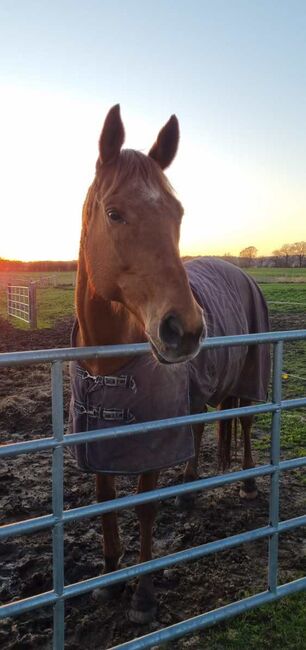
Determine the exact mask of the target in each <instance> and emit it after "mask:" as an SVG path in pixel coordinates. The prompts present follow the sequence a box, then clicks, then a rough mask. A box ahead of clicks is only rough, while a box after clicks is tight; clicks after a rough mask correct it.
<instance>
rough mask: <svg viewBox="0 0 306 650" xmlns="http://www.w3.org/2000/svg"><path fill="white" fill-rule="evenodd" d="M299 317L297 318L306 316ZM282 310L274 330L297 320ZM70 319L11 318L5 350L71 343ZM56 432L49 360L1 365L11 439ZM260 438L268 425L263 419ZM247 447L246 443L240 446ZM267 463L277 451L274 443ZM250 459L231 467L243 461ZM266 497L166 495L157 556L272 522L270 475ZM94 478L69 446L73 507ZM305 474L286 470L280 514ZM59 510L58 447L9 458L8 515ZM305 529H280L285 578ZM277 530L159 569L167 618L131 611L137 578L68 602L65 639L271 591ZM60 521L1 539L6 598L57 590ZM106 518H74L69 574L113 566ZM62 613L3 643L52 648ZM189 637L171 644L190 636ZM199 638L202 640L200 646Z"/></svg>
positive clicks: (303, 564) (262, 490)
mask: <svg viewBox="0 0 306 650" xmlns="http://www.w3.org/2000/svg"><path fill="white" fill-rule="evenodd" d="M301 326H302V325H301V324H299V323H298V322H294V323H293V322H292V319H291V322H290V329H294V328H296V327H297V328H298V327H301ZM286 327H288V323H287V322H286V320H285V318H284V319H282V318H281V317H279V316H278V321H277V322H275V323H274V324H273V329H281V328H283V329H286ZM70 328H71V320H70V319H67V320H63V321H60V322H59V323H58V324H57V325H56V327H54V328H53V329H50V330H41V331H36V332H31V333H30V332H26V331H24V330H17V329H15V328H13V327H12V326H11V325H10V324H9V323H7V322H6V321H4V320H2V319H0V352H4V351H10V350H25V349H39V348H40V349H42V348H52V347H68V346H69V335H70ZM64 396H65V415H66V419H67V410H68V402H69V380H68V375H67V371H65V385H64ZM50 434H51V398H50V367H49V366H48V365H38V366H28V367H24V368H4V369H1V373H0V435H1V438H0V442H1V443H2V444H3V443H7V442H12V441H17V440H29V439H33V438H38V437H44V436H48V435H50ZM254 435H255V437H256V436H257V437H260V435H261V432H260V431H259V430H258V429H257V428H256V425H255V431H254ZM238 455H239V456H240V449H239V450H238ZM255 457H256V462H258V463H264V462H267V460H268V458H267V457H265V455H264V453H263V452H261V453H260V455H259V454H258V453H257V454H255ZM239 462H240V461H239V458H238V460H237V461H235V462H234V463H233V467H232V469H238V468H239V467H240V464H239ZM216 465H217V463H216V441H215V432H214V429H213V428H212V427H208V428H207V431H206V434H205V437H204V438H203V445H202V453H201V463H200V473H201V476H209V475H214V474H215V473H216V472H217V467H216ZM181 477H182V468H181V467H178V468H173V469H171V470H168V471H166V472H164V473H163V475H162V477H161V485H163V486H166V485H173V484H175V483H177V482H180V481H181ZM258 487H259V496H258V498H257V499H256V501H255V502H253V503H252V504H249V505H246V504H245V503H243V502H242V501H241V500H240V499H239V496H238V492H239V486H238V485H237V484H233V485H230V486H227V487H225V488H222V489H221V488H220V489H215V490H212V491H210V492H203V493H201V494H198V495H197V498H196V505H195V508H194V509H193V510H192V512H190V513H186V512H184V511H179V510H178V509H177V508H176V506H175V503H174V500H170V501H167V502H163V503H160V504H159V511H158V515H157V521H156V528H155V545H154V552H155V556H156V557H157V556H160V555H164V554H168V553H171V552H174V551H177V550H181V549H184V548H187V547H192V546H197V545H199V544H203V543H205V542H209V541H212V540H216V539H220V538H223V537H227V536H230V535H234V534H236V533H238V532H242V531H246V530H249V529H252V528H256V527H259V526H264V525H266V524H267V522H268V500H269V499H268V494H269V480H268V479H263V478H262V479H259V480H258ZM134 489H135V480H134V479H130V478H126V477H122V478H121V479H120V480H119V481H118V493H119V495H124V494H126V493H127V492H131V491H133V490H134ZM94 501H95V492H94V481H93V478H92V477H91V476H88V475H84V474H81V473H80V472H79V470H78V469H77V468H76V466H75V465H74V464H73V462H72V460H71V458H70V456H69V455H68V454H67V455H66V456H65V507H69V508H74V507H77V506H81V505H85V504H88V503H93V502H94ZM303 506H305V485H304V487H303V484H301V481H300V479H299V476H298V474H297V473H294V472H292V473H288V472H287V473H286V474H285V475H284V476H283V477H282V482H281V518H282V519H286V518H290V517H294V516H298V515H301V514H304V512H303ZM50 511H51V454H50V453H48V452H45V453H40V454H31V455H21V456H18V457H16V458H10V459H4V461H1V465H0V523H1V524H4V523H11V522H14V521H18V520H23V519H28V518H31V517H37V516H40V515H44V514H47V513H49V512H50ZM120 524H121V533H122V540H123V545H124V558H123V565H124V566H126V565H131V564H134V563H135V562H136V561H137V550H138V526H137V520H136V516H135V514H134V512H133V511H131V510H125V511H122V512H121V513H120ZM304 535H305V533H304V531H303V530H302V529H301V528H300V529H297V530H295V531H293V532H290V533H288V534H286V535H283V536H282V537H281V539H280V575H281V581H282V582H286V581H287V580H291V579H293V578H296V577H299V576H300V575H301V574H302V573H303V572H304V574H305V569H306V558H305V537H304ZM267 546H268V542H267V540H264V541H259V542H256V543H252V544H248V545H243V546H240V547H237V548H235V549H233V550H231V551H226V552H222V553H218V554H217V555H213V556H208V557H206V558H203V559H202V560H200V561H197V562H191V563H186V564H183V565H178V566H176V567H175V568H171V569H168V570H166V571H164V573H162V572H160V573H158V574H156V576H155V585H156V592H157V597H158V600H159V608H158V613H157V617H156V621H154V622H153V623H151V624H150V625H147V626H144V627H139V626H135V625H133V624H132V623H130V622H129V621H128V619H127V616H126V611H127V609H128V605H129V601H130V599H131V594H132V589H133V584H131V583H129V584H128V585H127V587H126V589H125V591H124V593H123V595H122V597H121V600H120V601H119V602H118V601H117V602H111V603H108V604H103V603H101V602H99V601H95V600H94V599H93V598H92V596H91V594H88V595H86V596H82V597H78V598H75V599H73V600H71V601H69V602H67V604H66V619H65V620H66V647H67V648H69V650H77V649H80V648H85V649H86V650H87V649H88V650H91V649H95V648H99V649H100V650H102V649H104V648H109V647H111V646H115V645H117V644H119V643H120V642H123V641H126V640H129V639H131V638H133V637H137V636H142V635H143V634H145V633H147V632H149V631H153V630H156V629H158V628H160V627H164V626H168V625H171V624H174V623H176V622H178V621H180V620H183V619H185V618H189V617H191V616H195V615H197V614H200V613H202V612H204V611H208V610H210V609H213V608H215V607H218V606H220V605H222V604H226V603H228V602H231V601H234V600H238V599H239V598H241V597H243V596H245V595H251V594H254V593H256V592H257V591H260V590H264V589H265V588H266V586H267ZM51 553H52V539H51V532H50V531H48V532H42V533H41V532H39V533H37V534H35V535H34V534H32V535H28V536H21V537H15V538H11V539H8V540H7V541H2V542H0V602H1V604H4V603H7V602H10V601H11V600H14V599H19V598H26V597H28V596H31V595H34V594H38V593H41V592H44V591H47V590H49V589H51V588H52V556H51ZM102 567H103V558H102V552H101V525H100V521H99V519H98V518H93V519H86V520H84V521H79V522H76V523H72V524H70V525H69V526H67V527H66V531H65V582H66V584H69V583H73V582H77V581H80V580H83V579H86V578H89V577H93V576H95V575H98V574H99V573H100V572H101V571H102ZM51 639H52V612H51V611H50V609H44V610H35V611H33V612H29V613H26V614H24V615H22V616H20V617H19V618H16V619H6V620H4V621H2V622H0V647H3V648H5V649H6V650H17V649H22V650H26V649H28V648H29V649H30V648H35V649H36V648H39V649H44V648H46V649H47V648H48V649H49V648H51V647H52V641H51ZM189 644H190V639H188V638H185V639H182V640H179V641H176V642H172V643H170V644H168V646H167V647H171V648H173V649H175V648H187V647H191V646H190V645H189ZM193 647H194V646H193Z"/></svg>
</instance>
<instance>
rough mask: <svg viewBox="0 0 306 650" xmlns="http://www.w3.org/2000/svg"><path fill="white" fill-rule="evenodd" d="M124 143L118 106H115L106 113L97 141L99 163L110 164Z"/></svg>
mask: <svg viewBox="0 0 306 650" xmlns="http://www.w3.org/2000/svg"><path fill="white" fill-rule="evenodd" d="M123 142H124V126H123V123H122V120H121V116H120V106H119V104H116V105H115V106H113V108H111V109H110V111H109V112H108V114H107V116H106V118H105V122H104V125H103V129H102V133H101V135H100V140H99V154H100V162H101V163H111V162H114V161H115V160H116V158H118V156H119V153H120V149H121V147H122V145H123Z"/></svg>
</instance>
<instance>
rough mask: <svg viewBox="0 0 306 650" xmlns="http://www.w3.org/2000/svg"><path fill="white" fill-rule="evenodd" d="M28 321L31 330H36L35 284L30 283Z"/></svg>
mask: <svg viewBox="0 0 306 650" xmlns="http://www.w3.org/2000/svg"><path fill="white" fill-rule="evenodd" d="M29 312H30V314H29V316H30V318H29V320H30V327H31V328H32V329H36V328H37V305H36V283H35V282H31V283H30V285H29Z"/></svg>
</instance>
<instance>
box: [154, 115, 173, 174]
mask: <svg viewBox="0 0 306 650" xmlns="http://www.w3.org/2000/svg"><path fill="white" fill-rule="evenodd" d="M179 137H180V132H179V123H178V119H177V117H176V115H171V117H170V120H168V122H167V124H165V126H163V128H162V129H161V131H160V132H159V134H158V136H157V140H156V142H155V144H153V147H152V149H150V151H149V156H150V158H154V160H156V162H157V163H158V165H159V166H160V167H161V168H162V169H166V167H169V165H170V164H171V163H172V160H173V158H174V157H175V154H176V152H177V147H178V142H179Z"/></svg>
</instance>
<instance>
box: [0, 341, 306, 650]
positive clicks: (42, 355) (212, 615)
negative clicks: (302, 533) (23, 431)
mask: <svg viewBox="0 0 306 650" xmlns="http://www.w3.org/2000/svg"><path fill="white" fill-rule="evenodd" d="M301 339H306V330H298V331H291V332H280V333H279V332H274V333H265V334H258V335H257V334H255V335H244V336H234V337H233V336H230V337H222V338H220V339H208V340H206V341H205V342H204V343H203V347H207V348H211V347H220V346H225V345H249V344H257V343H267V342H273V343H276V345H275V354H274V364H273V396H272V402H271V403H266V404H263V405H259V406H255V407H243V408H237V409H229V410H228V411H223V412H220V411H219V412H218V413H206V414H198V415H196V416H185V417H183V418H171V419H168V420H163V421H159V422H156V421H154V422H148V423H145V424H140V425H129V426H125V427H115V428H113V429H109V430H107V432H105V430H104V431H103V430H100V431H95V432H85V433H82V434H73V435H66V436H64V435H63V387H62V362H63V361H65V360H67V359H76V358H92V357H100V356H101V357H102V356H103V357H110V356H119V355H130V354H142V353H143V352H146V351H149V350H150V348H149V346H148V344H137V345H134V346H133V345H132V346H131V345H127V346H108V347H103V348H83V349H82V348H78V349H73V350H70V349H68V350H65V349H61V350H51V351H36V352H30V353H28V352H24V353H8V354H2V355H0V366H4V365H23V364H26V363H41V362H42V361H47V362H52V422H53V437H52V438H48V439H40V440H35V441H30V442H24V443H15V444H10V445H6V446H3V447H0V455H1V456H7V455H13V456H14V455H17V454H21V453H30V452H32V451H36V450H40V451H42V450H43V449H48V448H50V449H51V448H52V449H53V468H52V479H53V481H52V497H53V498H52V500H53V515H46V516H44V517H40V518H37V519H33V520H28V521H24V522H18V523H16V524H11V525H8V526H2V527H1V529H0V537H8V536H11V535H12V534H23V533H26V532H33V531H35V530H38V529H42V528H49V527H52V529H53V577H54V589H53V591H49V592H46V593H44V594H39V595H38V596H33V597H30V598H27V599H24V600H22V601H17V602H13V603H9V604H7V605H4V606H2V607H0V618H3V617H6V616H12V615H17V614H20V613H22V612H25V611H28V610H30V609H33V608H37V607H42V606H46V605H51V604H53V605H54V650H63V648H64V601H65V600H66V599H67V598H72V597H74V596H76V595H79V594H81V593H86V592H88V591H91V590H93V589H94V588H96V587H98V586H105V585H107V584H114V583H117V582H121V581H122V580H125V579H130V578H132V577H134V576H139V575H143V574H145V573H151V572H153V571H154V570H155V571H156V570H157V569H160V568H164V567H166V566H172V565H173V564H175V563H178V562H183V561H187V560H192V559H193V560H194V559H198V558H200V557H203V556H204V555H208V554H209V553H213V552H218V551H220V550H222V549H225V548H232V547H234V546H237V545H239V544H242V543H246V542H250V541H254V540H257V539H261V538H265V537H269V540H270V543H269V590H268V591H266V592H263V593H261V594H256V595H255V596H252V597H250V598H246V599H244V600H242V601H239V602H238V603H231V604H230V605H227V606H225V607H221V608H219V609H216V610H214V611H212V612H207V613H206V614H202V615H200V616H197V617H195V618H193V619H189V620H188V621H184V622H182V623H178V624H176V625H174V626H171V627H170V628H165V629H164V630H161V631H159V632H154V633H152V634H149V635H147V636H146V637H143V638H142V639H135V640H134V641H130V642H128V643H125V644H123V645H120V646H117V647H118V648H119V647H120V648H130V649H133V650H139V649H140V648H147V647H152V646H153V645H156V644H157V643H161V642H165V641H167V640H170V639H174V638H178V637H179V636H182V635H183V634H187V633H190V632H192V631H195V630H197V629H201V628H204V627H206V626H208V625H210V624H212V623H214V622H216V621H218V620H224V619H225V618H228V617H229V616H233V615H235V614H237V613H239V612H241V611H246V610H247V609H250V608H251V607H256V606H257V605H259V604H262V603H264V602H270V601H273V600H276V599H278V598H280V597H282V596H284V595H287V594H289V593H294V592H296V591H298V590H300V589H305V588H306V578H302V579H300V580H295V581H292V582H290V583H288V584H287V585H282V586H280V587H279V586H277V540H278V535H279V534H280V533H282V532H287V531H288V530H292V529H293V528H296V527H298V526H302V525H305V524H306V515H303V516H301V517H295V518H293V519H290V520H286V521H283V522H279V516H278V507H279V506H278V501H279V473H280V471H282V470H289V469H294V468H297V467H302V466H305V465H306V457H304V458H296V459H291V460H288V461H282V462H280V460H279V454H280V413H281V411H282V410H288V409H293V408H301V407H305V406H306V398H295V399H292V400H283V401H282V400H281V369H282V347H283V344H282V342H283V341H292V340H301ZM54 362H55V363H54ZM268 412H271V413H272V445H271V464H270V465H264V466H262V467H256V468H254V469H251V470H243V471H240V472H233V473H231V474H228V475H224V476H219V477H212V478H210V479H201V480H199V481H195V482H192V483H190V484H185V485H180V486H173V487H171V488H161V489H159V490H156V491H152V492H148V493H145V494H142V495H135V496H130V497H123V498H121V499H115V500H113V501H110V502H104V503H100V504H92V505H90V506H84V507H83V508H75V509H72V510H68V511H63V453H64V447H66V446H69V445H71V444H78V443H81V442H84V441H87V442H89V441H91V440H96V439H99V438H102V437H104V438H114V437H117V438H120V437H121V436H123V435H125V436H126V435H128V434H131V433H134V434H135V433H139V434H141V433H143V432H146V431H154V430H159V429H165V428H171V427H174V426H177V425H182V424H183V423H184V422H185V423H187V422H188V423H190V424H191V423H192V422H205V421H206V422H213V421H216V420H220V419H228V418H229V417H236V416H239V415H243V414H251V413H257V414H258V413H268ZM261 475H270V476H271V497H270V523H269V525H267V526H264V527H263V528H259V529H253V530H251V531H246V532H244V533H240V534H238V535H234V536H232V537H229V538H225V539H223V540H217V541H214V542H209V543H207V544H202V545H201V546H198V547H195V548H193V549H187V550H184V551H179V552H177V553H174V554H172V555H169V556H165V557H162V558H158V559H155V560H151V561H149V562H146V563H143V564H141V565H135V566H134V567H128V568H125V569H120V570H119V571H116V572H113V573H111V574H107V575H106V574H105V575H102V576H97V577H95V578H91V579H89V580H85V581H83V582H80V583H76V584H72V585H69V586H67V587H65V586H64V546H63V544H64V531H63V527H64V524H65V523H66V522H69V521H72V520H76V519H80V518H83V517H89V516H94V515H97V514H101V513H102V512H109V511H111V510H114V509H116V510H117V509H121V508H123V507H131V506H132V505H135V504H136V503H145V502H149V501H155V500H158V499H159V500H160V499H165V498H169V497H170V496H174V495H175V494H180V493H181V494H182V493H184V492H193V491H196V490H199V489H208V488H209V487H210V488H212V487H217V486H218V485H223V484H226V483H232V482H234V481H237V480H243V479H245V478H247V477H248V476H261Z"/></svg>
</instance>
